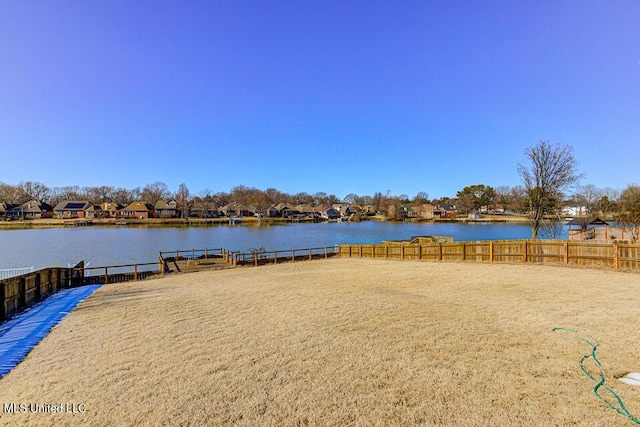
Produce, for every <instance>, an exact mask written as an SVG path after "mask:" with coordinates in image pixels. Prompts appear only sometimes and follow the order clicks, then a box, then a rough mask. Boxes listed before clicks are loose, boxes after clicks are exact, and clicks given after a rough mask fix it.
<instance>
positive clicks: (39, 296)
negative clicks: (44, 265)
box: [33, 273, 42, 302]
mask: <svg viewBox="0 0 640 427" xmlns="http://www.w3.org/2000/svg"><path fill="white" fill-rule="evenodd" d="M33 284H34V285H35V289H36V290H35V294H36V295H35V299H34V301H36V302H38V301H40V300H41V299H42V289H41V288H40V286H42V283H41V280H40V273H38V274H36V275H35V277H34V278H33Z"/></svg>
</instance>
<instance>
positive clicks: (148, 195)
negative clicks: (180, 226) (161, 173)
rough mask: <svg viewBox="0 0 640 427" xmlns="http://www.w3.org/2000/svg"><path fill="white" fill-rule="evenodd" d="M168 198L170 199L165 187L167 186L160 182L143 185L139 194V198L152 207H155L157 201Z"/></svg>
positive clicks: (167, 188)
mask: <svg viewBox="0 0 640 427" xmlns="http://www.w3.org/2000/svg"><path fill="white" fill-rule="evenodd" d="M169 197H171V192H170V191H169V187H167V184H165V183H164V182H160V181H156V182H154V183H152V184H147V185H145V186H144V188H143V189H142V191H141V192H140V198H141V199H142V200H144V201H145V202H147V203H151V204H152V205H155V204H156V203H157V202H158V201H159V200H165V199H168V198H169Z"/></svg>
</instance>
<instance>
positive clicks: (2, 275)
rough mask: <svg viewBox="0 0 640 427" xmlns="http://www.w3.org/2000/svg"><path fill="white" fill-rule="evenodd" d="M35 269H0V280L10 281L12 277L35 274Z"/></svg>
mask: <svg viewBox="0 0 640 427" xmlns="http://www.w3.org/2000/svg"><path fill="white" fill-rule="evenodd" d="M33 271H34V267H33V266H31V267H22V268H2V269H0V280H2V279H8V278H10V277H15V276H21V275H23V274H28V273H33Z"/></svg>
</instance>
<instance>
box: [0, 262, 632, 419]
mask: <svg viewBox="0 0 640 427" xmlns="http://www.w3.org/2000/svg"><path fill="white" fill-rule="evenodd" d="M639 318H640V276H638V275H636V274H625V273H616V272H611V271H597V270H581V269H575V268H562V267H547V266H537V265H528V266H523V265H504V264H503V265H488V264H472V263H431V262H395V261H382V260H363V259H332V260H328V261H316V262H305V263H293V264H281V265H277V266H267V267H260V268H243V269H236V270H226V271H216V272H203V273H193V274H185V275H177V276H172V277H167V278H165V279H158V280H151V281H146V282H138V283H133V284H119V285H109V286H104V287H102V288H101V289H100V290H99V291H97V292H96V293H95V294H94V295H93V296H92V297H90V298H89V299H87V300H86V301H85V302H83V303H82V304H81V305H80V306H79V307H78V308H77V309H76V310H75V311H74V312H73V313H71V314H70V315H69V316H68V317H67V318H66V319H65V320H64V321H63V322H62V323H61V324H60V325H58V326H57V327H56V328H55V329H54V330H53V331H52V333H51V334H50V335H49V336H48V337H47V338H46V339H45V340H43V341H42V342H41V343H40V344H39V345H38V346H37V347H36V348H35V349H34V350H33V351H32V352H31V354H30V355H29V356H28V357H27V359H26V360H25V361H24V362H23V363H21V364H20V365H19V366H18V367H17V368H16V369H15V370H14V371H13V372H11V373H10V374H9V375H7V376H6V377H5V378H3V379H2V380H0V402H2V403H6V402H16V403H19V402H26V403H30V402H35V403H40V404H46V403H48V404H56V403H62V402H68V403H84V404H85V405H86V412H85V413H83V414H76V415H71V414H29V413H26V414H14V415H10V414H0V416H1V417H2V418H1V419H0V423H2V424H12V425H15V424H25V425H38V424H41V425H65V424H67V425H87V424H93V425H190V424H194V425H223V424H238V425H299V424H310V425H362V426H370V425H501V426H502V425H527V426H529V425H631V423H630V422H629V421H627V420H626V419H625V418H624V417H622V416H620V415H618V414H616V413H615V412H614V411H612V410H611V409H609V408H607V407H606V406H605V405H604V404H603V403H602V402H600V401H599V400H597V399H596V397H595V396H594V394H593V391H592V388H593V385H594V384H593V383H592V382H591V381H589V380H588V379H587V378H586V377H585V376H584V375H583V374H582V373H581V372H580V370H579V361H580V358H581V357H582V356H583V355H585V354H587V353H588V352H589V348H588V347H587V346H586V345H585V344H584V343H583V342H581V341H580V340H579V339H577V337H576V336H574V335H571V334H569V333H562V332H555V333H554V332H551V330H552V328H554V327H558V326H564V327H571V328H575V329H578V330H580V331H581V332H583V333H584V334H586V335H591V336H593V337H596V338H597V339H599V341H600V342H601V343H602V344H601V346H600V348H599V349H598V355H599V356H600V359H601V361H602V364H603V368H604V370H605V373H606V374H607V381H608V382H607V384H609V385H610V386H611V387H613V388H614V389H615V390H616V391H617V392H618V393H619V395H620V397H621V398H622V399H623V401H624V402H625V404H626V405H627V408H628V409H629V410H630V411H631V412H632V413H634V414H635V415H636V416H638V414H640V388H634V387H632V386H629V385H626V384H623V383H621V382H619V381H617V380H615V379H614V376H616V375H617V376H620V375H623V374H626V373H627V372H629V371H640V357H639V356H640V340H638V326H637V321H638V319H639Z"/></svg>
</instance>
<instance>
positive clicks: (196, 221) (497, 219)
mask: <svg viewBox="0 0 640 427" xmlns="http://www.w3.org/2000/svg"><path fill="white" fill-rule="evenodd" d="M239 219H240V221H241V222H240V223H235V224H233V225H258V224H264V225H284V224H304V223H314V221H313V220H296V221H293V220H290V219H286V218H260V219H258V218H256V217H242V218H239ZM231 220H232V218H206V219H203V218H189V219H182V218H149V219H123V218H100V219H83V218H78V219H57V218H46V219H28V220H16V221H0V230H22V229H39V228H70V227H92V226H101V227H104V226H109V227H128V226H136V227H140V226H146V227H209V226H221V225H231V224H230V221H231ZM360 221H380V222H407V223H425V224H437V223H463V224H485V223H495V224H522V225H526V224H527V223H528V222H529V219H528V218H525V217H521V216H506V217H503V216H500V215H488V216H485V217H480V218H442V219H416V220H410V221H391V220H387V219H385V218H382V217H373V218H366V219H362V220H360ZM330 222H331V221H330Z"/></svg>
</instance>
